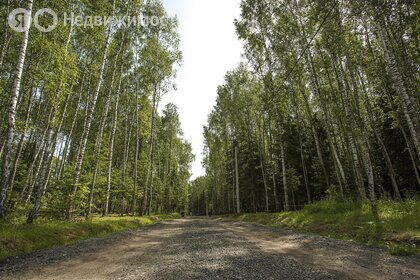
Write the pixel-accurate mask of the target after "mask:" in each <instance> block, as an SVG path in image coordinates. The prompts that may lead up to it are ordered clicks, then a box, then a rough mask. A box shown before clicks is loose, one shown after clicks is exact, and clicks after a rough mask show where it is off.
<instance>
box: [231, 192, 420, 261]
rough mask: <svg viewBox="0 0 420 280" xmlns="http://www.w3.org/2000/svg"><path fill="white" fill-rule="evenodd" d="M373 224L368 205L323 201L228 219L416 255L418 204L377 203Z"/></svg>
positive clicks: (419, 234)
mask: <svg viewBox="0 0 420 280" xmlns="http://www.w3.org/2000/svg"><path fill="white" fill-rule="evenodd" d="M378 207H379V216H380V223H379V225H377V224H376V223H375V222H374V220H373V217H372V215H371V212H370V206H369V204H368V203H361V202H354V201H348V200H337V199H326V200H322V201H319V202H317V203H314V204H311V205H307V206H305V208H304V209H303V210H299V211H295V212H283V213H270V214H265V213H264V214H261V213H259V214H241V215H235V216H230V218H231V219H234V220H240V221H246V222H255V223H259V224H264V225H268V226H272V227H283V228H288V229H294V230H298V231H300V232H305V233H314V234H319V235H323V236H328V237H332V238H336V239H345V240H353V241H356V242H360V243H367V244H372V245H378V246H381V247H385V248H387V249H388V251H389V252H390V253H391V254H398V255H412V254H420V201H417V200H408V201H405V202H396V201H391V200H381V201H379V205H378Z"/></svg>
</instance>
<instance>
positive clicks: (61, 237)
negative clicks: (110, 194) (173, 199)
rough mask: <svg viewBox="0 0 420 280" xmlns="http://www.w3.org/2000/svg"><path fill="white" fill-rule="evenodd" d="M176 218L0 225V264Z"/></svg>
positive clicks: (103, 218) (174, 215)
mask: <svg viewBox="0 0 420 280" xmlns="http://www.w3.org/2000/svg"><path fill="white" fill-rule="evenodd" d="M178 217H180V215H179V214H166V215H157V216H149V217H118V216H109V217H98V216H95V217H93V219H92V220H91V221H80V222H62V221H56V220H48V219H41V220H39V221H38V222H37V223H36V224H33V225H26V224H20V223H18V222H17V221H15V222H13V223H11V222H1V223H0V260H2V259H4V258H7V257H11V256H18V255H22V254H27V253H30V252H33V251H37V250H41V249H47V248H51V247H56V246H61V245H65V244H69V243H73V242H75V241H78V240H84V239H88V238H93V237H101V236H105V235H108V234H110V233H113V232H118V231H125V230H131V229H136V228H139V227H141V226H145V225H150V224H153V223H155V222H157V221H161V220H168V219H175V218H178Z"/></svg>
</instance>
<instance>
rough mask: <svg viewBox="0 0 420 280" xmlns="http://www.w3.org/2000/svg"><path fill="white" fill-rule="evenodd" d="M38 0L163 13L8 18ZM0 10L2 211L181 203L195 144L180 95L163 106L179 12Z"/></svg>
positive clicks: (144, 4) (104, 211)
mask: <svg viewBox="0 0 420 280" xmlns="http://www.w3.org/2000/svg"><path fill="white" fill-rule="evenodd" d="M46 6H48V7H49V8H51V9H52V10H54V11H55V12H56V13H57V14H59V15H63V14H65V13H66V14H68V15H70V14H72V13H73V14H84V15H95V16H104V17H114V18H117V17H124V16H136V17H137V16H139V15H142V16H144V17H145V18H147V17H149V18H150V17H155V18H159V19H160V20H162V21H164V23H165V24H143V25H141V26H137V25H133V24H116V23H115V22H113V21H111V22H110V23H109V24H108V25H103V26H93V25H89V24H88V25H87V26H79V25H77V24H74V22H70V24H64V23H63V22H59V24H58V26H57V27H56V29H55V30H54V32H49V33H45V32H40V31H39V30H37V29H36V28H34V27H31V28H27V29H26V30H25V31H24V32H22V33H18V32H15V31H13V30H11V29H10V28H9V26H8V25H7V18H8V16H7V15H8V14H9V13H10V11H12V10H13V9H15V8H22V7H23V8H25V9H27V10H28V11H29V14H32V15H33V14H34V13H35V11H37V10H38V9H40V8H43V7H46ZM0 18H1V21H2V22H1V25H2V26H5V28H3V27H2V28H1V29H0V38H1V48H0V108H1V110H0V120H2V121H1V124H0V147H1V150H0V154H1V158H2V162H1V184H0V191H1V192H0V218H6V217H12V216H22V215H26V217H27V222H28V223H32V222H33V221H34V220H35V219H36V218H37V217H38V216H40V215H42V216H43V217H50V218H58V219H72V218H75V217H80V216H85V217H87V218H89V217H90V216H91V215H93V214H99V215H102V216H107V215H108V214H110V213H113V214H121V215H125V214H131V215H145V214H149V213H151V212H153V213H172V212H178V211H183V210H184V209H186V208H187V207H188V190H189V178H190V164H191V162H192V161H193V159H194V156H193V154H192V148H191V145H190V143H188V142H187V141H186V140H184V138H183V136H182V135H183V133H182V130H181V125H180V120H179V115H178V109H177V107H176V106H175V105H174V104H168V105H166V106H165V107H164V108H163V110H161V109H160V108H159V104H161V101H162V99H163V97H164V95H165V94H167V93H169V92H170V91H172V90H173V89H174V87H175V85H174V83H173V79H174V77H175V75H176V67H178V65H179V64H180V63H181V60H182V54H181V52H180V50H179V36H178V34H177V24H178V23H177V20H176V19H175V18H170V17H169V16H168V15H167V13H166V11H165V10H164V8H163V6H162V4H161V3H160V2H159V1H155V0H148V1H138V0H113V1H79V0H74V1H65V0H56V1H33V0H25V1H24V0H22V1H10V0H7V1H2V3H1V6H0ZM46 20H47V19H46Z"/></svg>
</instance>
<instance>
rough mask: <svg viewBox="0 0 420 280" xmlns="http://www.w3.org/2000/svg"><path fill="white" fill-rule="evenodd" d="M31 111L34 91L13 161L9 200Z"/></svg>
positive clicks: (29, 99)
mask: <svg viewBox="0 0 420 280" xmlns="http://www.w3.org/2000/svg"><path fill="white" fill-rule="evenodd" d="M31 92H32V91H31ZM31 111H32V93H31V94H30V95H29V97H28V105H27V106H26V113H25V124H24V126H23V132H22V135H21V137H20V140H19V144H18V148H17V151H16V157H15V159H14V162H13V167H12V176H11V177H10V182H9V190H8V192H9V197H8V199H7V200H8V201H10V198H11V196H12V193H13V186H14V182H15V176H16V171H17V166H18V163H19V160H20V157H21V155H22V150H23V143H24V140H25V137H26V132H27V130H28V124H29V117H30V114H31Z"/></svg>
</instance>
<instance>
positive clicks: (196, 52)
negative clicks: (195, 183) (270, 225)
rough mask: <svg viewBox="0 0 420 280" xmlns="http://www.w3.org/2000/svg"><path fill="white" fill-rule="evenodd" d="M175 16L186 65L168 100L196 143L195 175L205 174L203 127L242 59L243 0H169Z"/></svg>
mask: <svg viewBox="0 0 420 280" xmlns="http://www.w3.org/2000/svg"><path fill="white" fill-rule="evenodd" d="M162 2H163V4H164V6H165V8H166V11H167V12H168V14H169V15H171V16H175V15H177V17H178V20H179V28H178V33H179V35H180V38H181V45H180V49H181V51H182V53H183V63H182V65H181V66H180V67H179V68H178V70H177V72H178V73H177V78H176V79H175V83H176V84H177V91H174V92H170V93H168V94H166V95H165V96H164V97H163V100H162V103H163V104H162V107H161V108H163V107H164V106H165V105H166V104H167V103H174V104H176V105H177V106H178V109H179V115H180V120H181V126H182V130H183V132H184V138H185V139H186V140H188V141H189V142H190V143H191V144H192V148H193V153H194V154H195V157H196V158H195V161H194V163H193V164H192V173H193V176H192V178H191V179H195V178H196V177H198V176H202V175H205V171H204V169H203V168H202V165H201V162H202V160H203V155H202V153H203V147H204V144H203V141H204V138H203V126H204V125H206V124H207V117H208V115H209V114H210V112H211V111H212V109H213V107H214V105H215V103H216V96H217V93H216V90H217V87H218V86H219V85H222V84H223V82H224V76H225V74H226V72H228V71H231V70H233V69H235V68H236V67H237V66H238V64H239V62H240V61H241V54H242V52H243V51H242V43H241V42H240V41H239V40H238V38H237V36H236V32H235V26H234V24H233V21H234V19H235V18H239V14H240V8H239V3H240V0H163V1H162Z"/></svg>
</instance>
